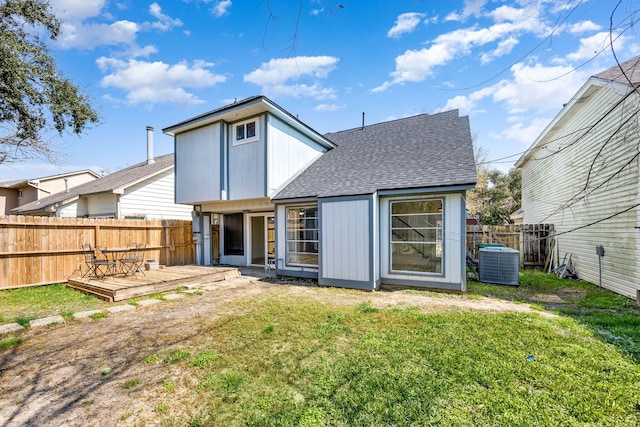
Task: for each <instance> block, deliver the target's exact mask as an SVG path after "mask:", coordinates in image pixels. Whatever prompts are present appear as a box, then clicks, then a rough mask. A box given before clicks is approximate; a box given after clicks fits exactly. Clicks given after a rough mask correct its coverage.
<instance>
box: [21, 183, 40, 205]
mask: <svg viewBox="0 0 640 427" xmlns="http://www.w3.org/2000/svg"><path fill="white" fill-rule="evenodd" d="M21 190H22V198H20V199H18V206H23V205H26V204H27V203H31V202H35V201H36V200H38V190H37V189H35V188H33V187H31V186H30V185H28V186H26V187H22V188H21Z"/></svg>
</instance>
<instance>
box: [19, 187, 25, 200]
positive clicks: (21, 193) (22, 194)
mask: <svg viewBox="0 0 640 427" xmlns="http://www.w3.org/2000/svg"><path fill="white" fill-rule="evenodd" d="M23 196H24V193H23V191H22V188H21V189H19V190H18V199H22V197H23Z"/></svg>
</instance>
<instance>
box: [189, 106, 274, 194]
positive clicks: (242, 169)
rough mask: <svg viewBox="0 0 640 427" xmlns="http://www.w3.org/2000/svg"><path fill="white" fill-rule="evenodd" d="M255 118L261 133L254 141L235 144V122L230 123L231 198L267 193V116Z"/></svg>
mask: <svg viewBox="0 0 640 427" xmlns="http://www.w3.org/2000/svg"><path fill="white" fill-rule="evenodd" d="M255 119H256V121H257V123H256V127H257V128H258V129H259V131H258V132H259V133H258V139H257V140H256V141H253V142H247V143H241V144H237V145H234V139H233V124H229V125H228V131H229V135H230V136H229V138H228V140H229V142H228V144H227V145H228V152H229V159H228V164H229V169H228V171H229V172H228V175H229V195H228V199H229V200H241V199H255V198H258V197H265V196H266V195H267V191H266V159H265V156H266V154H265V153H266V142H265V141H266V132H265V117H264V116H259V117H256V118H255ZM242 121H245V120H244V119H243V120H242ZM209 169H210V170H211V164H210V166H209ZM214 170H215V169H214ZM201 200H204V199H201Z"/></svg>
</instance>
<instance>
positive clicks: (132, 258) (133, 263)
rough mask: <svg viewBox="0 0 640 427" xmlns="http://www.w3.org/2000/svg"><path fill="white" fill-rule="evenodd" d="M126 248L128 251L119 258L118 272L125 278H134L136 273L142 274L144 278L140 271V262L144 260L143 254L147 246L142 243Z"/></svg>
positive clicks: (132, 244)
mask: <svg viewBox="0 0 640 427" xmlns="http://www.w3.org/2000/svg"><path fill="white" fill-rule="evenodd" d="M127 247H128V248H129V250H128V251H127V252H125V253H124V254H123V256H122V258H120V271H121V272H122V274H123V275H124V276H125V277H127V276H135V275H136V274H137V273H142V275H143V276H145V274H144V271H143V270H142V262H143V259H144V256H143V253H144V250H145V248H146V247H147V245H146V244H144V243H129V244H128V245H127Z"/></svg>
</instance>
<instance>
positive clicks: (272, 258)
mask: <svg viewBox="0 0 640 427" xmlns="http://www.w3.org/2000/svg"><path fill="white" fill-rule="evenodd" d="M164 132H165V133H166V134H168V135H171V136H174V138H175V154H176V201H177V202H180V203H187V204H191V205H193V206H194V210H195V211H196V212H197V213H198V215H199V216H198V217H197V218H196V220H195V222H194V230H195V231H196V233H197V234H196V237H197V238H198V242H199V245H198V250H199V257H198V260H199V263H201V264H210V263H211V262H212V261H213V258H214V257H213V256H212V255H211V254H212V251H215V252H216V253H218V251H219V253H220V262H222V263H229V264H234V265H257V266H267V265H272V266H274V267H275V268H276V271H277V272H278V274H283V275H289V276H297V277H312V278H317V279H318V282H319V284H321V285H332V286H344V287H351V288H360V289H368V290H372V289H376V288H378V287H379V286H380V285H381V284H389V285H408V286H424V287H432V288H443V289H454V290H460V291H464V290H466V279H465V233H466V227H465V217H466V216H465V192H466V190H468V189H471V188H473V187H474V185H475V182H476V172H475V163H474V157H473V149H472V142H471V132H470V128H469V121H468V118H467V117H459V116H458V112H457V111H449V112H445V113H440V114H435V115H427V114H422V115H418V116H414V117H408V118H405V119H400V120H394V121H390V122H385V123H379V124H374V125H369V126H363V127H360V128H356V129H351V130H346V131H342V132H336V133H330V134H327V135H324V136H323V135H320V134H318V133H317V132H315V131H314V130H313V129H311V128H310V127H308V126H307V125H305V124H304V123H302V122H301V121H299V120H298V119H297V118H295V117H294V116H292V115H291V114H289V113H288V112H287V111H285V110H284V109H282V108H281V107H279V106H278V105H276V104H275V103H274V102H273V101H271V100H269V99H268V98H266V97H264V96H256V97H251V98H247V99H245V100H242V101H239V102H236V103H234V104H231V105H229V106H226V107H223V108H220V109H217V110H214V111H211V112H209V113H206V114H203V115H201V116H198V117H195V118H192V119H189V120H186V121H184V122H181V123H178V124H176V125H174V126H170V127H168V128H166V129H164ZM215 221H219V223H220V224H221V227H220V237H219V247H216V248H213V247H212V245H213V246H215V245H216V243H215V239H213V244H212V238H211V237H212V235H213V234H212V233H211V224H213V223H214V222H215Z"/></svg>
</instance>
